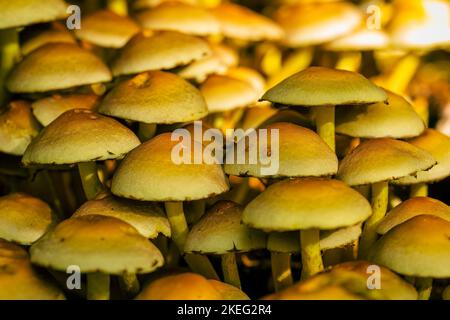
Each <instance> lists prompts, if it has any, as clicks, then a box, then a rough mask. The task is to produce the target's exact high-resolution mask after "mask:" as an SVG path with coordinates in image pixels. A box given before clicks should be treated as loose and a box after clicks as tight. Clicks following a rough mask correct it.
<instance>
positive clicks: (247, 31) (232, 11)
mask: <svg viewBox="0 0 450 320" xmlns="http://www.w3.org/2000/svg"><path fill="white" fill-rule="evenodd" d="M212 12H213V13H214V15H215V16H216V17H217V19H218V20H219V22H220V26H221V29H222V34H223V35H224V36H225V37H227V38H231V39H239V40H246V41H262V40H279V39H281V38H282V37H283V36H284V33H283V29H281V28H280V26H278V25H277V24H276V23H275V22H274V21H272V20H271V19H269V18H267V17H265V16H262V15H260V14H258V13H256V12H254V11H252V10H250V9H248V8H246V7H243V6H240V5H237V4H233V3H230V2H224V3H221V4H219V5H218V6H216V7H214V8H213V9H212Z"/></svg>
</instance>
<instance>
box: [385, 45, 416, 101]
mask: <svg viewBox="0 0 450 320" xmlns="http://www.w3.org/2000/svg"><path fill="white" fill-rule="evenodd" d="M419 65H420V58H419V57H418V56H417V55H415V54H413V53H410V54H408V55H406V56H405V57H403V58H402V59H401V60H400V61H399V62H398V63H397V65H396V67H395V68H394V70H392V72H391V73H390V74H389V76H388V78H387V79H386V83H385V87H386V89H389V90H391V91H393V92H395V93H399V94H402V93H404V92H405V90H406V88H407V87H408V85H409V83H410V81H411V79H412V78H413V76H414V74H415V73H416V71H417V68H418V67H419Z"/></svg>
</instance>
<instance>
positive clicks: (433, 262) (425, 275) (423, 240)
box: [369, 215, 450, 300]
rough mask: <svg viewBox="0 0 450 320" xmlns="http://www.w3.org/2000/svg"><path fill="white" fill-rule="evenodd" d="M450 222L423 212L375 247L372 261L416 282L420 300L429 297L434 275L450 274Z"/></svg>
mask: <svg viewBox="0 0 450 320" xmlns="http://www.w3.org/2000/svg"><path fill="white" fill-rule="evenodd" d="M449 234H450V222H449V221H446V220H443V219H441V218H439V217H436V216H430V215H419V216H416V217H413V218H411V219H409V220H407V221H406V222H404V223H401V224H399V225H397V226H396V227H394V228H392V229H391V230H389V231H388V232H387V233H386V234H385V235H383V236H382V237H381V239H380V240H378V241H377V242H376V243H375V245H374V246H373V247H372V248H371V251H370V253H369V260H370V261H373V262H375V263H379V264H381V265H384V266H386V267H388V268H390V269H392V270H393V271H395V272H397V273H400V274H403V275H405V276H414V277H420V278H419V279H418V280H417V281H416V286H418V291H419V299H421V300H427V299H428V298H429V296H430V293H431V289H432V278H448V277H450V241H449V239H448V235H449Z"/></svg>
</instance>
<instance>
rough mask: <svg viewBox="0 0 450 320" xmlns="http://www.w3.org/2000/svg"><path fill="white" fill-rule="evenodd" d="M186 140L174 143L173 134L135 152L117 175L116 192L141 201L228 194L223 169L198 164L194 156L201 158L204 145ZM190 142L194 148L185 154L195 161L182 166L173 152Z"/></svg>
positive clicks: (113, 181)
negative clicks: (200, 151)
mask: <svg viewBox="0 0 450 320" xmlns="http://www.w3.org/2000/svg"><path fill="white" fill-rule="evenodd" d="M186 132H187V130H186ZM189 139H191V140H189ZM186 140H188V141H184V142H180V139H179V138H176V137H174V139H173V140H172V134H171V133H163V134H160V135H158V136H156V137H154V138H153V139H151V140H149V141H147V142H145V143H143V144H141V145H140V146H139V147H138V148H136V149H134V150H133V151H132V152H130V153H129V154H128V155H127V156H126V157H125V159H124V160H123V161H122V163H121V164H120V166H119V168H118V169H117V171H116V173H115V174H114V177H113V180H112V188H111V191H112V193H114V194H115V195H117V196H121V197H125V198H130V199H137V200H147V201H188V200H197V199H204V198H208V197H210V196H213V195H217V194H221V193H223V192H225V191H227V190H228V188H229V186H228V181H227V180H226V177H225V175H224V173H223V170H222V167H221V166H220V165H219V164H215V163H212V164H208V163H207V162H205V161H198V163H195V159H194V157H198V155H199V154H197V153H196V151H195V150H202V144H201V143H200V142H198V141H192V138H191V137H190V136H189V137H187V138H186ZM189 141H191V148H190V150H189V149H188V150H187V151H185V152H186V154H187V155H190V160H191V161H190V162H189V161H188V163H178V159H174V158H173V152H174V150H175V151H176V148H177V146H179V147H181V144H183V143H186V145H185V146H187V144H188V142H189ZM176 154H177V155H179V153H176ZM180 160H181V159H180ZM203 160H204V159H203Z"/></svg>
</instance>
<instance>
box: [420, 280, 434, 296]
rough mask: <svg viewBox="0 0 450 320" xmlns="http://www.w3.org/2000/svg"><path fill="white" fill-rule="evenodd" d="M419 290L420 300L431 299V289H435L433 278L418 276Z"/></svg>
mask: <svg viewBox="0 0 450 320" xmlns="http://www.w3.org/2000/svg"><path fill="white" fill-rule="evenodd" d="M416 286H417V292H418V293H419V300H429V299H430V295H431V290H432V289H433V279H432V278H417V280H416Z"/></svg>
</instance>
